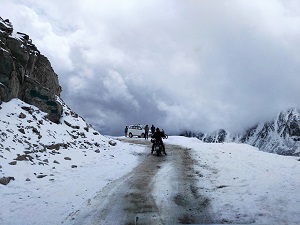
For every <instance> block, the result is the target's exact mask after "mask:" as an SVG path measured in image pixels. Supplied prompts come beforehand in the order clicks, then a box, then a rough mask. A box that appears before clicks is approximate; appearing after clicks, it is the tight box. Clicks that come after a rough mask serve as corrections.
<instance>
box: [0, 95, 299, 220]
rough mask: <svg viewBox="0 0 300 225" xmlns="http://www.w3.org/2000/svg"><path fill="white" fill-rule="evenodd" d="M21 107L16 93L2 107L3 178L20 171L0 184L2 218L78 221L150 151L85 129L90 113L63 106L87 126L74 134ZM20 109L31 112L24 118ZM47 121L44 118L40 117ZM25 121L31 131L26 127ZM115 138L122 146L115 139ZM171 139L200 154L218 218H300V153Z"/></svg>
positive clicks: (203, 184) (202, 184)
mask: <svg viewBox="0 0 300 225" xmlns="http://www.w3.org/2000/svg"><path fill="white" fill-rule="evenodd" d="M22 106H27V107H29V105H27V104H25V103H23V102H21V101H20V100H17V99H14V100H12V101H10V102H9V103H3V104H2V105H1V107H2V109H0V118H1V121H0V129H1V130H0V133H1V134H0V139H1V144H0V165H1V166H0V178H1V176H12V177H14V178H15V180H13V181H11V182H10V183H9V184H7V185H1V184H0V192H1V205H0V224H4V225H6V224H7V225H8V224H16V225H19V224H22V225H29V224H30V225H33V224H74V223H75V222H74V221H76V212H79V211H80V210H81V209H82V207H84V206H85V205H87V203H89V202H90V201H91V199H92V198H93V197H94V196H95V195H96V194H97V193H99V192H100V191H101V189H103V188H104V187H105V186H107V185H108V184H109V183H110V182H112V181H113V180H116V179H118V178H120V177H122V176H124V175H125V174H127V173H129V172H130V171H132V169H133V168H134V167H135V166H137V165H138V163H139V162H140V159H141V155H142V154H143V153H145V152H148V151H149V149H147V148H146V147H144V146H143V145H136V144H128V143H124V142H121V141H119V140H117V139H120V137H104V136H102V135H101V134H97V135H95V132H96V131H95V130H93V128H92V127H89V129H88V130H89V131H87V130H86V129H84V128H86V127H87V124H86V123H85V122H84V120H82V119H81V118H80V117H77V118H76V116H75V117H73V116H70V115H71V114H72V113H71V112H70V111H68V109H64V110H65V111H66V112H68V115H67V114H64V117H63V118H62V121H64V120H65V121H67V122H68V123H70V124H72V125H73V126H76V125H77V126H79V127H80V128H79V130H78V133H77V135H78V137H77V138H76V139H74V138H72V136H70V135H69V133H71V134H73V135H75V133H74V129H73V128H72V127H70V126H68V125H66V124H65V123H64V122H61V123H60V124H53V123H51V122H50V121H47V120H43V116H44V115H45V114H44V113H43V112H40V111H38V110H37V109H36V108H35V107H33V106H30V107H31V108H33V109H34V110H33V112H31V113H28V112H27V111H24V110H22V109H21V108H20V107H22ZM20 112H22V113H24V114H25V115H26V119H22V118H19V114H20ZM35 118H36V119H35ZM41 120H43V124H39V123H38V121H41ZM20 127H23V129H24V130H25V134H26V135H25V134H24V135H23V134H22V133H20V131H19V130H18V129H20ZM32 127H36V128H38V131H39V132H40V136H42V137H40V138H39V137H38V135H37V134H36V133H34V132H32ZM4 133H5V134H4ZM80 133H81V134H82V133H84V135H83V136H85V137H82V136H80V135H79V134H80ZM16 139H17V140H22V141H20V142H22V143H20V142H19V141H14V140H16ZM53 140H55V141H53ZM87 140H90V143H89V144H88V143H87ZM110 140H114V141H115V142H116V143H117V144H116V146H112V145H109V144H108V143H109V141H110ZM28 143H36V145H34V146H33V145H30V144H28ZM54 143H69V147H68V148H66V149H64V148H60V149H59V150H55V152H59V153H60V154H51V151H50V150H47V151H39V150H41V149H43V148H42V146H43V145H49V144H54ZM165 143H166V144H173V145H180V146H183V147H184V148H185V149H186V151H189V153H190V154H191V155H192V157H193V159H194V160H196V162H197V163H195V165H194V170H195V171H197V172H198V175H199V177H200V179H199V182H198V183H197V185H198V188H199V190H201V191H202V192H203V193H205V195H206V197H207V198H208V199H210V210H211V214H212V215H215V217H216V218H215V219H216V220H218V221H222V222H223V223H236V224H237V223H239V224H241V223H242V224H245V223H253V224H299V223H300V219H299V213H300V192H299V187H300V162H299V158H297V157H287V156H280V155H276V154H271V153H266V152H261V151H259V150H258V149H257V148H254V147H252V146H249V145H245V144H235V143H225V144H208V143H203V142H201V141H200V140H198V139H196V138H185V137H178V136H170V137H169V138H168V139H167V140H165ZM26 148H27V149H26ZM29 148H35V149H36V152H35V153H32V154H30V155H31V156H32V157H33V161H17V164H16V165H9V164H8V163H9V162H11V161H14V158H16V156H17V154H23V151H24V150H28V149H29ZM95 150H100V152H99V153H97V152H95ZM170 154H171V153H170ZM144 155H145V154H144ZM65 157H70V158H71V160H65ZM146 157H147V156H146ZM166 157H168V156H166ZM47 160H48V161H47ZM54 160H56V161H57V162H59V163H60V164H57V163H54ZM72 165H76V166H77V167H75V168H72ZM168 173H169V171H168V167H166V168H162V170H161V171H160V173H158V174H157V175H156V176H162V177H164V178H165V179H159V177H157V179H155V181H156V184H155V187H154V190H153V193H154V195H156V199H157V201H158V202H159V201H160V200H161V199H163V198H165V196H164V193H162V192H159V191H157V190H158V189H159V188H158V187H160V186H166V185H168V179H171V178H168V177H169V176H168ZM38 175H47V176H45V177H43V178H37V177H38ZM26 180H28V181H26ZM170 188H172V187H170Z"/></svg>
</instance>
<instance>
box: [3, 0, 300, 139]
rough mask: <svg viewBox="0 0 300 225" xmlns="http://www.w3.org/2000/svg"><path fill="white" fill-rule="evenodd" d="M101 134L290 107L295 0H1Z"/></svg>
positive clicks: (299, 41)
mask: <svg viewBox="0 0 300 225" xmlns="http://www.w3.org/2000/svg"><path fill="white" fill-rule="evenodd" d="M0 16H1V17H2V18H3V19H7V18H8V19H10V21H11V22H12V24H13V26H14V31H15V32H16V31H19V32H23V33H26V34H28V35H29V36H30V38H31V39H32V40H33V43H34V44H35V45H36V46H37V47H38V49H39V50H40V51H41V53H42V54H44V55H45V56H47V57H48V58H49V60H50V62H51V64H52V67H53V69H54V70H55V72H56V73H57V74H58V76H59V81H60V84H61V86H62V89H63V92H62V95H61V97H62V98H63V100H64V101H65V102H66V103H67V104H68V105H69V106H70V107H71V108H72V109H73V110H74V111H76V112H77V113H79V114H80V115H81V116H83V117H84V118H85V119H86V120H87V121H88V122H89V123H91V124H93V126H94V127H95V128H96V129H98V130H99V131H100V132H101V133H102V134H110V135H119V134H122V133H123V129H124V126H125V125H126V124H135V123H142V124H149V125H152V124H154V125H156V126H158V127H160V128H164V130H165V131H166V132H167V133H169V134H172V133H176V132H178V131H180V130H182V129H189V130H197V131H204V132H212V131H214V130H216V129H219V128H224V129H227V130H229V131H230V132H237V131H240V130H242V129H244V128H247V127H249V126H252V125H253V124H255V123H257V122H260V121H265V120H268V119H270V118H273V117H274V116H276V115H277V114H278V112H279V111H280V110H284V109H287V108H290V107H300V29H299V28H300V1H297V0H251V1H248V0H164V1H161V0H143V1H140V0H126V1H122V0H85V1H81V0H64V1H61V0H43V1H35V0H1V7H0Z"/></svg>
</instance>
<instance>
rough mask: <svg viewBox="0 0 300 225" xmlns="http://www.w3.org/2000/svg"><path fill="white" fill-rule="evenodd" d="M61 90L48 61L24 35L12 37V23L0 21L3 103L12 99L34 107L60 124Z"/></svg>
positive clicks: (0, 97)
mask: <svg viewBox="0 0 300 225" xmlns="http://www.w3.org/2000/svg"><path fill="white" fill-rule="evenodd" d="M60 93H61V87H60V85H59V82H58V76H57V74H56V73H55V72H54V71H53V68H52V67H51V64H50V62H49V60H48V59H47V58H46V57H45V56H43V55H42V54H40V52H39V50H38V49H37V48H36V46H35V45H34V44H33V43H32V41H31V40H30V39H29V36H28V35H26V34H23V33H19V32H17V33H13V26H12V24H11V23H10V22H9V20H3V19H2V18H1V17H0V102H1V101H5V102H8V101H10V100H11V99H13V98H19V99H21V100H22V101H24V102H26V103H28V104H31V105H35V106H36V107H38V108H40V109H41V110H42V111H44V112H46V113H48V118H49V119H50V120H51V121H53V122H55V123H58V122H59V119H60V117H61V114H62V106H61V104H60V102H59V101H58V100H57V96H60Z"/></svg>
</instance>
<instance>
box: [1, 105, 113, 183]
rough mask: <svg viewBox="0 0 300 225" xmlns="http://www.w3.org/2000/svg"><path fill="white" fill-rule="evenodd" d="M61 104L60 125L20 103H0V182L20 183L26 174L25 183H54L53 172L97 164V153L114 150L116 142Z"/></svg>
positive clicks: (33, 108) (98, 156) (42, 113)
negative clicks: (89, 163) (91, 163)
mask: <svg viewBox="0 0 300 225" xmlns="http://www.w3.org/2000/svg"><path fill="white" fill-rule="evenodd" d="M60 101H61V100H60ZM61 103H62V105H63V116H62V118H61V120H60V123H59V124H56V123H53V122H51V121H49V120H48V119H47V118H46V117H45V116H46V113H44V112H42V111H40V110H39V109H38V108H36V107H35V106H32V105H28V104H26V103H24V102H22V101H21V100H19V99H13V100H11V101H10V102H7V103H5V102H3V103H2V105H1V106H0V107H1V109H0V141H1V142H0V178H2V177H7V178H8V177H11V178H10V180H13V179H14V180H15V181H14V182H21V183H23V182H25V180H24V173H25V174H26V176H25V177H26V178H25V179H26V181H32V180H36V179H37V178H44V177H47V178H44V179H47V180H49V179H50V180H53V179H55V176H53V174H54V173H55V171H57V170H62V169H65V170H70V169H72V168H73V169H76V168H77V167H81V166H83V165H84V164H85V163H86V162H90V160H94V159H95V160H96V161H97V160H100V155H101V156H103V155H102V154H100V153H103V152H106V151H107V152H109V151H110V149H113V148H115V147H114V146H113V145H114V144H116V142H114V141H112V140H111V139H109V138H106V137H104V136H102V135H101V134H99V132H98V131H96V130H94V129H93V128H92V127H91V126H90V125H89V124H87V123H86V122H85V121H84V120H83V119H82V118H81V117H80V116H78V115H77V114H76V113H74V112H72V111H71V110H70V109H69V108H68V107H67V106H66V105H65V104H64V103H63V102H61ZM101 159H102V158H101ZM3 182H6V181H5V180H3Z"/></svg>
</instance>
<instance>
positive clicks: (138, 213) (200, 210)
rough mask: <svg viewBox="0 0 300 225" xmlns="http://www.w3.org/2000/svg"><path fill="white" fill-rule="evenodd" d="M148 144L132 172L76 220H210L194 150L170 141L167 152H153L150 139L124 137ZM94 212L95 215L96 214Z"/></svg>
mask: <svg viewBox="0 0 300 225" xmlns="http://www.w3.org/2000/svg"><path fill="white" fill-rule="evenodd" d="M121 141H127V142H131V143H134V144H143V145H144V144H145V145H147V146H148V147H149V151H148V152H146V153H143V154H142V155H141V163H140V164H139V165H138V166H137V167H136V168H134V169H133V170H132V172H130V173H129V174H126V175H125V176H123V177H121V178H120V179H118V180H115V181H113V182H112V183H110V184H109V185H108V186H106V187H105V188H104V190H101V192H100V194H99V195H98V196H96V197H95V198H97V199H95V200H97V202H99V204H100V205H98V206H97V207H95V208H94V209H93V211H92V212H90V213H89V216H86V217H83V218H81V219H80V220H77V222H78V223H76V224H91V225H93V224H105V225H110V224H111V225H116V224H126V225H130V224H138V225H142V224H151V225H152V224H209V223H212V219H211V215H210V214H209V207H210V201H209V199H208V198H207V197H205V194H204V193H201V190H200V189H198V187H197V179H201V174H200V173H199V172H197V171H194V169H193V165H194V163H197V162H196V161H195V160H193V159H192V158H191V154H190V150H189V149H186V148H183V147H180V146H175V145H166V152H167V153H168V155H167V156H159V157H157V156H155V155H151V154H150V147H151V143H150V142H145V141H144V140H139V139H122V140H121ZM90 215H93V216H92V217H91V216H90Z"/></svg>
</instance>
